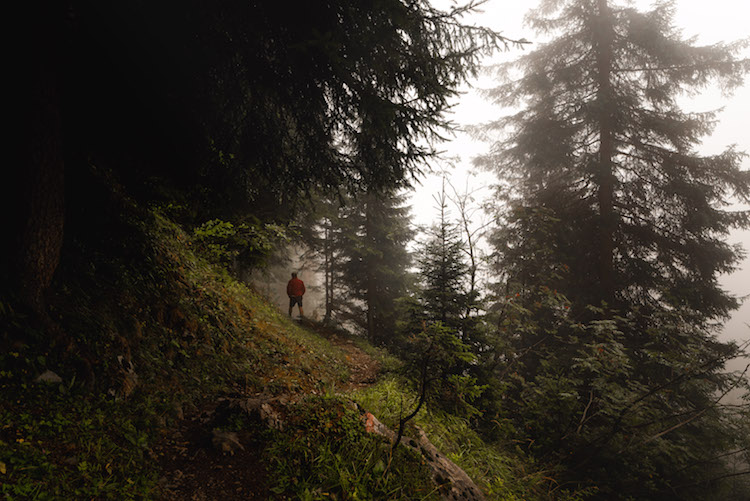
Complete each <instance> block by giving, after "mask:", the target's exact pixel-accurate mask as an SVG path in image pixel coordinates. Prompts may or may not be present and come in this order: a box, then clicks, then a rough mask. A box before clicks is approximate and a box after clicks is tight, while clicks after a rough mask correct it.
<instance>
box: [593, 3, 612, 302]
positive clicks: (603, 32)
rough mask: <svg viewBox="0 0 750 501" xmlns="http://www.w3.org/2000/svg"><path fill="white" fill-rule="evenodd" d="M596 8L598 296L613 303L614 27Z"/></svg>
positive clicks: (602, 10) (603, 5)
mask: <svg viewBox="0 0 750 501" xmlns="http://www.w3.org/2000/svg"><path fill="white" fill-rule="evenodd" d="M597 4H598V10H599V13H598V14H599V29H598V31H597V47H596V60H597V70H598V80H599V81H598V84H599V89H598V96H597V97H598V99H597V104H598V106H599V141H600V142H599V171H598V175H597V180H596V182H597V184H598V186H599V193H598V203H599V245H598V253H599V280H600V290H601V299H602V300H603V301H606V302H607V303H609V304H612V301H613V299H614V291H615V277H614V250H615V242H614V239H615V227H616V221H615V214H614V182H615V177H614V171H613V157H614V131H613V127H614V124H613V120H612V112H613V108H612V106H613V95H612V81H611V78H612V58H613V54H612V51H613V48H612V44H613V42H614V31H613V27H612V19H611V17H610V11H609V7H608V6H607V0H597Z"/></svg>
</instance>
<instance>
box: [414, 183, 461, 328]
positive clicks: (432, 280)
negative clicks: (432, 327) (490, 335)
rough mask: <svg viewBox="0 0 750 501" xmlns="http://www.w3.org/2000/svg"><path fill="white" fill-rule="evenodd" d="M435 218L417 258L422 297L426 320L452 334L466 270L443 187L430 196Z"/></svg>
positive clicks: (457, 323) (458, 321) (457, 322)
mask: <svg viewBox="0 0 750 501" xmlns="http://www.w3.org/2000/svg"><path fill="white" fill-rule="evenodd" d="M434 198H435V202H436V204H437V209H438V211H439V219H438V221H437V223H436V224H434V225H433V226H432V227H431V228H430V229H429V230H428V235H427V241H426V242H425V243H424V245H423V247H422V250H421V251H420V256H419V259H418V262H419V270H420V275H421V277H422V280H423V283H422V297H423V300H424V308H425V311H426V313H427V317H428V319H430V320H432V321H439V322H442V324H443V325H444V326H446V327H448V328H449V329H452V330H453V331H454V332H457V333H458V332H459V331H460V328H461V324H462V322H461V318H462V316H463V314H464V311H465V308H466V304H467V302H466V291H465V290H464V288H465V287H464V286H465V283H464V282H465V280H466V278H467V276H468V274H469V268H468V266H467V264H466V261H465V259H464V251H463V242H462V241H461V233H460V231H459V228H458V226H457V225H456V224H455V223H454V222H452V221H451V220H450V217H449V216H450V215H449V212H448V198H447V195H446V193H445V186H443V189H442V191H441V192H440V193H439V194H438V195H437V196H435V197H434Z"/></svg>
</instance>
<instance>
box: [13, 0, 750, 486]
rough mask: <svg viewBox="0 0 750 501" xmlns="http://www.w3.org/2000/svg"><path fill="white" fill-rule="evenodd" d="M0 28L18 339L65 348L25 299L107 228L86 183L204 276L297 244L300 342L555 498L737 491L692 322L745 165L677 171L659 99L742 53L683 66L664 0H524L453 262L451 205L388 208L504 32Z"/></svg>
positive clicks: (36, 11)
mask: <svg viewBox="0 0 750 501" xmlns="http://www.w3.org/2000/svg"><path fill="white" fill-rule="evenodd" d="M16 8H17V9H19V12H18V13H17V19H18V20H19V26H21V27H22V28H23V30H22V32H23V35H22V37H21V39H20V46H22V47H23V49H22V50H21V51H19V53H18V54H17V57H18V61H17V62H18V71H17V73H16V74H15V75H14V77H15V78H14V79H13V81H14V83H16V84H18V87H17V89H16V90H17V93H18V95H19V96H23V98H24V99H19V100H18V102H17V104H16V106H18V112H19V114H18V124H19V126H18V131H19V132H20V141H18V146H19V153H20V155H19V157H18V162H17V163H16V164H14V167H13V168H12V169H11V170H10V173H9V174H8V178H7V179H8V182H7V183H5V184H4V187H3V192H4V193H3V195H4V196H3V201H4V204H5V206H4V207H3V208H2V213H3V217H4V219H6V220H7V224H5V225H4V228H6V237H7V238H4V240H3V247H2V248H3V255H2V260H1V261H2V279H3V284H4V285H3V289H4V290H3V294H4V295H5V296H7V297H10V298H12V299H11V300H12V301H13V303H14V304H18V305H23V307H24V308H26V310H27V311H29V312H32V313H33V314H34V315H35V318H38V319H39V330H38V332H39V333H40V334H39V338H38V339H31V340H30V339H26V340H25V341H26V342H34V343H48V344H49V343H51V344H52V346H53V347H55V346H57V347H62V346H69V339H66V334H65V333H64V332H58V331H59V329H57V328H56V326H55V320H54V318H53V316H51V315H50V312H49V311H48V308H47V306H46V301H45V293H46V291H47V290H48V288H49V286H50V284H51V283H52V281H53V279H54V278H55V274H56V272H57V271H58V264H59V263H60V255H61V253H62V254H63V255H65V253H68V254H69V255H71V254H75V253H76V252H77V251H78V250H80V249H81V248H82V247H84V246H86V245H87V242H89V243H90V242H93V241H97V240H100V239H102V238H104V239H105V240H106V235H108V234H110V233H112V232H117V231H118V228H117V227H113V226H112V224H111V221H113V220H114V219H115V218H113V217H112V213H114V212H117V211H118V210H119V209H118V203H117V200H113V199H112V196H111V194H110V193H109V192H108V191H107V190H103V189H101V183H102V178H103V177H104V178H106V177H107V176H112V177H114V178H115V179H117V183H118V186H123V187H124V189H125V190H126V191H127V195H128V196H132V197H135V198H136V199H137V200H139V201H140V202H143V203H146V204H153V205H158V206H160V207H161V208H162V210H163V211H165V212H166V213H168V214H169V215H170V217H173V218H175V219H176V220H177V221H179V222H180V223H181V224H183V225H184V226H185V227H186V228H188V229H189V230H190V231H191V232H193V233H194V235H195V236H196V238H197V240H198V241H199V242H201V245H204V246H205V247H206V249H205V250H206V251H207V252H209V253H210V254H211V255H212V256H213V257H214V259H215V261H216V262H218V263H221V264H224V265H226V266H227V267H229V268H235V269H236V268H237V267H238V266H245V267H248V266H249V267H252V266H259V265H260V264H261V263H262V262H263V261H264V259H265V258H267V256H269V255H270V254H271V252H272V251H273V249H274V248H275V247H276V246H277V245H283V243H284V242H286V241H288V240H289V239H290V238H293V239H295V240H297V241H304V242H305V243H306V244H307V246H308V247H309V249H310V251H311V252H313V253H315V254H317V255H318V256H319V262H320V263H321V270H320V272H321V274H322V276H323V277H324V288H325V298H326V304H325V318H324V321H325V322H328V323H337V324H341V325H346V326H349V327H351V328H353V329H355V330H357V331H358V332H360V333H361V334H363V335H366V336H367V337H368V338H369V339H370V340H371V341H372V342H373V343H376V344H382V345H385V346H387V347H389V348H390V349H391V350H392V351H393V352H394V353H396V354H398V355H399V356H401V357H402V358H404V359H406V360H408V361H410V364H409V374H410V376H411V377H412V379H413V381H414V382H415V384H416V385H417V388H418V389H419V390H420V391H421V394H422V396H423V399H424V400H425V401H427V402H428V403H429V404H430V405H432V406H435V407H440V408H442V409H443V410H447V411H450V412H453V413H457V414H461V415H463V416H470V417H472V419H473V422H474V424H475V426H476V429H477V430H479V431H480V432H481V433H482V434H483V436H484V437H485V438H487V439H488V440H496V441H505V442H508V443H515V444H518V446H519V447H524V448H526V449H528V450H529V451H531V452H532V453H533V454H534V455H535V456H536V457H537V458H538V459H539V460H540V461H541V462H543V463H544V464H548V465H550V467H554V468H555V469H557V471H559V472H561V473H560V475H559V478H562V479H563V480H564V482H566V483H565V484H564V487H565V489H568V488H573V489H576V488H577V489H584V488H587V487H594V488H595V489H594V490H591V491H586V492H592V493H595V494H593V495H595V496H598V497H599V498H601V499H717V498H725V499H731V498H732V497H734V498H737V499H740V498H742V496H746V495H747V493H748V491H747V483H746V482H744V483H743V481H742V478H744V477H743V475H745V476H746V474H747V473H748V471H746V470H747V469H748V468H747V463H748V450H749V449H748V447H749V446H750V444H749V443H748V439H749V438H748V437H750V432H749V430H748V422H750V420H748V417H749V416H748V406H747V402H744V403H743V402H740V403H731V404H729V403H727V401H726V400H724V399H723V398H722V397H724V396H725V395H726V394H727V393H728V392H729V391H731V390H733V389H738V388H747V385H748V381H747V377H746V375H745V374H732V373H728V372H726V371H725V370H724V364H725V363H726V361H727V360H729V359H731V358H734V357H737V356H740V355H742V354H743V353H744V347H742V346H738V345H737V344H734V343H724V342H720V341H719V340H718V339H717V338H716V329H717V326H718V325H719V324H720V322H721V321H723V320H725V319H726V318H727V315H728V314H729V313H730V312H731V311H732V309H734V308H736V306H737V304H738V303H737V300H736V298H733V297H732V296H731V295H729V294H728V293H726V292H725V291H723V290H722V289H721V288H720V287H719V285H718V281H717V279H718V276H719V274H721V273H724V272H727V271H730V270H731V269H733V266H734V265H735V264H736V263H737V262H738V259H739V257H740V256H741V250H740V249H737V248H734V247H732V246H729V245H728V244H726V243H725V241H724V238H725V237H726V235H727V232H728V231H729V230H730V229H732V228H738V227H739V228H742V227H747V226H748V224H749V220H748V214H747V213H744V212H733V211H731V210H727V209H726V205H727V204H728V202H729V197H731V196H736V197H739V198H741V199H743V200H745V201H747V199H748V196H749V195H750V174H748V172H747V171H743V170H742V169H741V167H740V161H741V158H742V154H741V153H739V152H736V151H734V150H732V149H729V150H727V151H726V152H724V153H722V154H719V155H715V156H709V157H706V156H700V155H698V154H697V153H696V152H695V146H696V144H697V143H698V141H699V140H700V138H701V137H702V136H703V135H705V134H706V133H708V132H710V130H711V124H712V120H713V115H712V114H710V113H709V114H695V113H687V112H683V111H682V110H681V109H680V108H679V107H678V106H677V98H678V97H679V96H680V95H681V93H683V92H687V91H689V90H691V89H695V88H699V87H700V86H703V85H705V84H707V83H709V82H711V81H714V80H716V81H718V82H719V83H720V84H721V85H723V86H725V87H726V88H728V89H731V88H733V87H734V86H737V85H739V84H740V83H741V82H742V81H743V77H744V75H745V74H746V72H747V71H748V69H749V67H750V66H749V65H748V62H747V61H746V60H737V59H736V54H738V53H739V51H740V50H741V49H742V48H743V47H744V46H743V44H719V45H714V46H710V47H696V46H693V45H692V42H691V41H689V40H688V41H686V40H683V39H682V38H681V36H680V34H679V32H678V31H676V30H675V28H674V27H673V26H672V24H671V15H672V12H673V6H672V5H671V4H670V3H662V4H658V5H656V6H655V7H654V8H653V9H652V10H651V11H648V12H638V11H636V10H634V9H633V8H630V7H627V6H621V5H618V4H614V3H613V4H611V5H610V3H609V2H607V1H606V0H569V1H552V0H550V1H545V2H543V6H542V8H541V9H540V10H539V11H538V12H536V13H535V15H534V16H532V26H533V27H534V28H537V29H539V30H540V31H543V32H547V33H552V34H554V35H556V38H554V39H553V40H552V41H551V42H550V43H548V44H545V45H543V46H541V47H540V48H539V49H538V50H535V51H533V52H530V53H528V54H527V55H526V56H524V57H523V58H522V59H520V60H519V62H518V63H517V66H514V67H509V68H507V73H506V74H503V73H502V72H501V81H500V83H499V86H498V87H497V88H496V89H493V90H492V91H491V92H489V93H488V95H489V97H490V98H491V99H493V100H495V101H497V102H499V103H503V104H508V105H511V106H514V107H515V109H516V110H517V111H516V112H515V113H514V114H512V115H510V116H508V117H504V118H502V119H500V120H498V121H497V122H493V123H491V124H488V125H487V127H485V128H484V129H482V130H481V131H478V132H480V133H481V134H484V135H487V136H489V137H493V138H494V137H501V138H502V139H501V140H498V141H497V142H495V143H494V144H493V146H492V148H491V152H490V153H488V154H487V155H485V156H483V157H481V158H479V159H478V160H477V163H478V164H480V165H482V166H484V167H486V168H488V169H491V170H494V171H496V172H497V173H498V175H499V178H500V181H501V182H500V184H499V186H500V187H499V188H498V191H497V193H496V196H495V198H494V200H493V201H492V203H491V206H492V208H491V210H490V213H491V215H492V216H493V221H494V224H493V226H491V227H489V228H488V229H487V231H486V232H485V233H483V235H484V236H486V237H488V241H489V248H490V249H491V251H490V253H489V255H487V256H484V257H485V259H484V260H480V255H481V254H482V252H480V247H478V246H477V243H478V242H477V240H478V239H479V237H480V234H479V233H478V232H477V230H476V226H475V225H473V224H472V222H471V217H472V216H471V211H472V207H471V206H470V198H469V197H468V195H463V196H462V195H460V194H457V193H455V192H451V191H450V190H448V189H444V190H443V192H442V193H440V194H437V195H436V200H435V201H436V207H437V209H438V214H439V217H438V218H437V219H436V222H435V223H434V225H433V226H432V227H431V228H428V229H427V230H426V231H425V232H424V234H423V238H422V239H421V241H420V242H419V243H417V244H413V243H412V242H413V237H414V234H415V231H414V229H413V228H412V227H411V225H410V223H409V219H408V208H407V207H406V203H405V193H406V191H405V190H407V189H408V188H409V187H410V186H411V185H412V184H413V182H414V181H415V180H416V179H418V177H419V175H420V173H421V172H422V171H423V170H425V169H427V168H428V165H429V161H430V160H431V159H432V158H434V157H435V155H436V151H435V148H436V145H437V143H438V141H439V140H440V139H441V134H443V133H445V132H447V130H448V128H449V123H448V121H447V120H446V118H445V117H444V115H443V113H444V112H445V111H446V110H447V109H448V107H449V105H450V102H451V99H452V98H454V97H455V96H456V94H457V89H458V87H459V85H460V84H461V83H463V82H464V81H465V80H466V79H467V78H468V77H469V76H471V75H472V74H474V72H475V71H476V70H477V69H478V67H479V62H480V57H481V56H482V55H483V54H485V53H487V52H489V51H491V50H493V49H495V48H498V47H499V46H502V45H503V44H505V43H506V42H507V41H506V40H504V39H503V38H502V37H500V36H499V35H497V34H495V33H492V32H491V31H488V30H485V29H481V28H474V27H467V26H465V25H462V24H461V21H460V19H461V14H462V13H464V12H465V11H467V10H471V8H472V6H471V5H467V6H462V7H453V8H452V10H450V11H448V12H443V11H439V10H436V9H434V8H433V7H431V6H430V5H429V3H427V2H424V1H417V2H402V1H399V0H377V1H373V2H350V1H344V0H341V1H335V0H332V1H324V2H307V3H304V4H297V3H295V4H293V5H292V4H287V3H284V2H270V3H269V2H239V1H228V2H221V3H220V4H215V3H210V4H209V3H207V2H201V1H188V2H179V3H177V2H157V4H154V3H153V2H140V1H134V2H127V3H124V4H111V3H101V2H84V1H80V2H76V1H73V2H69V3H68V4H58V3H54V2H49V3H45V2H31V3H29V4H27V5H24V6H20V7H16ZM14 14H15V13H14ZM519 70H520V71H519ZM519 75H520V76H519ZM496 134H498V135H496ZM103 173H104V174H103ZM451 198H452V200H451ZM410 249H413V250H415V252H410V251H409V250H410ZM481 267H483V269H484V270H487V271H489V272H490V273H489V274H490V276H492V277H493V279H492V280H488V281H481V280H480V277H481V274H480V273H479V272H480V271H481V270H480V268H481ZM11 335H12V332H11ZM6 337H8V334H6ZM58 351H59V352H61V353H62V349H58ZM60 356H63V355H62V354H61V355H60ZM743 462H744V463H743ZM737 465H739V467H737ZM582 492H583V491H582Z"/></svg>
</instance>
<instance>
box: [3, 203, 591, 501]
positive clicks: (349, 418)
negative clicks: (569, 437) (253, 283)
mask: <svg viewBox="0 0 750 501" xmlns="http://www.w3.org/2000/svg"><path fill="white" fill-rule="evenodd" d="M118 204H119V206H118V208H117V210H116V211H113V212H114V213H115V214H116V216H112V215H111V214H110V215H109V216H106V217H104V216H101V218H102V219H101V220H97V219H93V220H92V221H91V224H92V225H94V228H86V231H85V232H82V233H81V234H80V235H78V236H77V234H76V233H75V232H74V231H73V232H69V233H68V236H67V240H66V245H65V250H64V253H63V258H62V262H61V264H60V267H59V271H58V273H57V275H56V278H55V282H54V284H53V287H52V290H51V294H50V299H49V310H50V316H51V318H52V319H53V321H54V323H55V325H56V329H57V330H59V331H60V332H61V333H62V335H61V336H57V338H56V339H54V340H53V339H50V338H49V337H48V335H47V332H46V331H45V329H44V328H42V327H41V326H40V323H39V322H38V321H36V320H35V319H34V318H31V317H30V316H28V315H27V314H25V313H24V312H23V311H22V310H20V309H18V308H16V307H15V302H14V301H13V298H0V314H1V318H0V319H1V320H2V324H0V327H2V331H0V348H3V349H2V350H0V401H1V402H3V405H2V406H0V497H3V498H4V499H7V500H9V501H12V500H16V499H38V500H47V499H116V500H127V499H154V498H159V497H160V495H161V493H162V491H161V488H160V472H159V470H158V466H157V465H158V464H159V462H158V458H157V457H156V456H157V454H156V451H158V450H159V448H158V445H159V443H160V442H159V441H160V440H161V437H163V436H164V435H165V433H167V431H168V430H170V429H171V428H174V427H175V425H176V424H177V423H178V422H179V421H180V420H181V419H183V418H184V416H186V415H191V414H192V415H196V414H197V413H198V412H199V411H200V410H201V409H205V408H210V407H211V406H212V405H214V406H215V404H216V402H217V400H218V399H219V398H220V397H222V396H233V397H242V396H255V395H258V394H261V393H262V394H263V395H266V396H273V395H281V394H284V395H308V397H307V398H306V399H304V400H302V403H300V404H299V405H295V406H290V407H289V415H288V416H286V417H285V419H286V421H287V422H286V425H285V427H284V428H283V430H277V431H268V432H267V433H264V434H262V435H263V437H262V438H263V439H264V440H265V452H264V457H265V458H266V466H267V469H268V470H269V474H268V477H269V478H268V484H269V486H270V488H271V489H272V492H274V493H275V495H277V496H279V497H282V498H289V497H290V498H299V499H334V498H335V499H431V498H435V497H436V496H437V494H436V493H435V491H434V487H433V486H432V484H431V482H430V481H429V477H428V472H427V468H426V466H425V464H424V460H423V459H422V458H421V457H418V456H417V455H416V453H414V452H412V451H410V450H409V449H407V448H404V447H400V448H398V450H397V452H396V453H395V454H394V455H393V456H391V447H390V444H388V443H386V442H384V440H383V439H382V438H380V437H378V436H376V435H374V434H367V433H366V432H365V431H364V427H363V426H362V423H361V421H360V417H359V413H358V412H357V410H355V409H354V408H352V405H353V404H352V403H351V402H348V401H347V400H346V399H344V398H343V397H333V396H330V395H333V394H335V393H336V391H337V390H339V389H340V388H341V387H342V386H343V383H345V382H346V381H347V380H348V372H347V369H346V364H345V362H344V359H345V355H344V354H343V353H342V352H341V350H339V349H338V348H337V347H335V346H333V345H332V344H331V343H330V342H329V341H328V340H326V339H325V338H324V337H323V336H321V335H318V334H316V333H314V332H312V331H311V330H309V329H306V328H303V327H301V326H299V325H297V324H296V323H294V322H291V321H290V320H289V319H288V318H287V317H286V315H284V314H283V313H282V312H280V311H279V309H278V308H277V307H276V306H274V305H271V304H270V303H269V302H268V301H267V300H266V299H265V298H263V297H262V296H261V295H259V294H257V293H256V292H254V291H253V290H252V289H251V288H249V287H248V286H246V285H244V284H241V283H239V282H237V281H236V280H234V279H233V278H232V277H231V276H230V275H229V274H228V272H227V271H226V270H223V269H222V268H220V267H217V266H215V265H213V264H211V263H210V262H209V261H208V260H206V259H204V258H203V257H201V256H200V255H199V252H197V249H195V247H196V246H195V245H194V244H193V241H192V238H193V236H192V235H191V234H189V233H187V232H185V231H183V230H182V229H181V228H180V227H179V226H178V225H176V224H175V223H173V222H172V221H171V220H170V219H169V218H167V217H166V216H165V215H164V214H163V213H162V212H160V211H159V210H158V209H154V210H145V209H142V208H139V207H137V206H136V205H135V204H134V203H132V202H129V201H127V200H119V201H118ZM81 235H84V236H81ZM85 235H88V237H86V236H85ZM341 335H346V334H345V333H343V332H342V333H341ZM353 340H354V342H355V343H356V345H357V346H358V347H359V348H360V349H362V350H363V351H365V352H366V353H368V354H369V355H370V356H371V357H373V358H375V359H377V360H378V362H379V364H380V366H381V370H382V371H383V372H384V373H387V374H390V376H389V377H387V378H386V379H384V380H383V381H381V382H380V383H378V384H377V385H375V386H373V387H372V388H369V389H366V390H362V391H359V392H357V393H356V394H355V398H356V400H357V401H358V402H359V403H360V404H361V405H362V406H363V407H364V408H365V409H367V410H368V411H370V412H372V413H373V414H375V415H376V416H377V417H379V418H380V419H381V420H382V421H384V422H385V423H386V424H388V425H390V426H392V427H393V426H395V424H396V423H397V420H398V418H399V417H400V416H401V415H403V413H404V409H405V408H407V407H409V406H410V405H411V404H410V402H413V401H414V400H415V397H414V395H412V394H410V393H409V392H408V391H405V390H404V389H403V388H405V385H403V384H401V383H400V382H399V379H398V377H397V376H395V374H397V373H398V371H399V369H400V368H401V366H402V363H401V362H400V361H399V360H398V359H396V358H395V357H393V356H392V355H389V354H388V353H387V352H386V351H385V350H382V349H378V348H374V347H372V346H370V345H369V344H367V343H366V342H365V341H364V340H361V339H358V338H353ZM49 370H51V371H54V373H55V375H56V376H59V378H60V380H61V382H51V383H43V382H37V381H36V379H37V377H38V376H39V375H40V374H43V373H45V371H49ZM314 395H328V396H318V397H316V396H314ZM413 424H416V425H419V426H421V427H422V428H423V429H424V430H425V431H426V432H427V434H428V435H429V437H430V439H431V440H432V441H433V443H434V444H435V445H436V446H437V447H438V448H439V449H441V450H443V451H444V452H445V453H446V454H447V455H448V457H450V458H451V459H452V460H454V461H455V462H456V463H457V464H458V465H459V466H461V467H462V468H464V469H465V470H466V472H467V473H468V474H469V475H470V476H471V477H473V478H474V479H475V481H476V482H477V483H478V485H479V486H480V487H481V488H482V489H483V490H484V491H485V492H486V493H487V494H488V496H489V498H490V499H503V500H520V499H525V500H534V499H547V498H549V497H557V498H559V499H578V497H576V496H572V495H571V496H569V495H567V494H565V493H563V492H561V490H560V489H557V490H556V486H555V485H554V482H553V481H551V480H550V479H548V478H546V477H545V473H544V472H543V471H540V470H539V468H538V467H537V466H536V465H534V464H533V463H532V461H531V460H530V459H528V457H526V456H525V455H524V454H523V453H522V451H520V450H517V449H514V448H513V447H512V446H511V445H509V444H504V445H498V444H487V443H485V442H483V441H482V440H481V439H480V437H479V436H478V435H477V434H476V433H474V432H473V431H472V430H471V427H470V426H469V423H468V422H467V421H466V420H463V419H460V418H456V417H452V416H450V415H448V414H444V413H438V412H428V411H422V412H420V413H419V415H418V416H417V417H416V419H415V420H414V423H413ZM245 425H247V423H246V422H244V421H243V420H235V421H232V422H231V423H229V425H228V426H230V428H238V429H239V428H242V427H243V426H245ZM410 432H411V433H413V432H414V429H413V428H411V430H410Z"/></svg>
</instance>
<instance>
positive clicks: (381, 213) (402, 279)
mask: <svg viewBox="0 0 750 501" xmlns="http://www.w3.org/2000/svg"><path fill="white" fill-rule="evenodd" d="M353 200H354V202H353V204H352V206H351V207H348V208H347V217H346V221H345V227H344V230H343V231H344V235H345V240H344V244H343V248H342V254H343V257H344V263H343V264H342V270H343V275H342V277H341V280H342V283H343V285H344V287H345V289H346V291H347V294H346V296H347V297H346V299H345V300H343V301H342V302H343V303H344V304H342V307H343V308H344V309H345V310H346V315H345V316H344V318H347V319H349V320H350V321H352V322H353V323H354V324H355V325H357V326H358V327H359V328H360V329H361V330H362V331H363V332H365V333H366V335H367V337H368V338H369V339H370V341H371V342H373V343H377V344H380V343H387V342H389V341H390V340H391V338H392V337H393V334H394V331H395V328H396V314H395V312H396V299H397V298H399V297H401V296H402V295H404V294H405V292H406V286H407V278H408V275H407V270H408V268H409V266H410V262H411V256H410V255H409V252H408V251H407V249H406V243H407V242H408V241H409V239H410V236H411V230H410V227H409V209H408V207H405V206H404V205H403V204H404V197H403V196H402V195H396V194H393V193H389V192H386V193H378V192H372V191H370V192H367V193H364V194H361V195H358V196H355V197H353Z"/></svg>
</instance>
